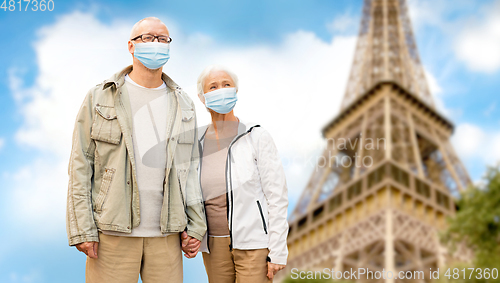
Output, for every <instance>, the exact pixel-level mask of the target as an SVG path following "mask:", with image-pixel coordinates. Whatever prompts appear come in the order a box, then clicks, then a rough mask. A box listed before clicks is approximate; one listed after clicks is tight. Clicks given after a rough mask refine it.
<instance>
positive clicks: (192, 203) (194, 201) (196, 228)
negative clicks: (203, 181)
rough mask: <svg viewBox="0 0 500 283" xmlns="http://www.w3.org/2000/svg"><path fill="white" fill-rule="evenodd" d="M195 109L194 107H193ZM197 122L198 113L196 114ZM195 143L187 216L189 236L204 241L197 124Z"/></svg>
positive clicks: (188, 178) (205, 226) (189, 175)
mask: <svg viewBox="0 0 500 283" xmlns="http://www.w3.org/2000/svg"><path fill="white" fill-rule="evenodd" d="M192 107H193V109H194V105H192ZM194 115H195V116H194V119H195V121H196V111H195V114H194ZM193 136H194V141H193V148H192V152H191V164H190V165H189V172H188V176H187V182H186V215H187V218H188V222H187V234H188V235H189V236H191V237H193V238H196V239H198V240H200V241H201V240H202V239H203V236H204V235H205V233H206V231H207V223H206V220H205V219H206V218H205V206H204V204H203V196H202V193H201V186H200V181H199V177H198V165H199V162H200V152H199V150H200V149H199V146H198V124H197V122H195V126H194V135H193Z"/></svg>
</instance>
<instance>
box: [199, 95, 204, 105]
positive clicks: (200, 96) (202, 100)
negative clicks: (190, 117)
mask: <svg viewBox="0 0 500 283" xmlns="http://www.w3.org/2000/svg"><path fill="white" fill-rule="evenodd" d="M198 98H199V99H200V101H201V103H203V105H205V96H204V95H203V94H201V93H198Z"/></svg>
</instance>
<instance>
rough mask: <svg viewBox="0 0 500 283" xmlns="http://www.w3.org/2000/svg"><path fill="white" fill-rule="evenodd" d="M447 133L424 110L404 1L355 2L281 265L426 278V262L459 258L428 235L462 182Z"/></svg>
mask: <svg viewBox="0 0 500 283" xmlns="http://www.w3.org/2000/svg"><path fill="white" fill-rule="evenodd" d="M452 132H453V124H452V123H451V122H450V121H448V120H447V119H446V118H445V117H443V116H442V115H441V114H440V113H439V112H438V111H437V110H436V109H435V107H434V102H433V100H432V97H431V94H430V92H429V87H428V85H427V82H426V79H425V73H424V70H423V67H422V64H421V63H420V59H419V56H418V51H417V47H416V43H415V39H414V36H413V32H412V28H411V24H410V19H409V16H408V8H407V3H406V0H365V1H364V6H363V16H362V20H361V27H360V32H359V38H358V43H357V47H356V52H355V56H354V60H353V66H352V70H351V74H350V77H349V81H348V84H347V89H346V92H345V96H344V100H343V102H342V105H341V111H340V113H339V114H338V115H337V116H336V117H335V118H334V119H333V120H332V121H330V122H329V123H328V124H327V125H326V126H325V127H324V128H323V136H324V137H325V138H326V147H325V150H324V151H323V154H322V156H321V158H319V159H318V164H317V165H316V168H315V170H314V171H313V173H312V176H311V177H310V180H309V182H308V184H307V186H306V188H305V189H304V191H303V193H302V195H301V197H300V199H299V201H298V202H297V205H296V207H295V209H294V211H293V213H292V214H291V216H290V219H289V224H290V233H289V236H288V247H289V251H290V255H289V262H288V265H287V269H286V270H287V271H288V272H290V271H291V269H292V268H297V269H299V270H323V269H324V268H330V269H332V268H333V269H334V270H337V271H344V270H350V269H351V268H353V269H357V268H365V269H369V270H371V271H373V272H375V271H382V270H385V271H386V272H388V271H391V272H392V273H393V274H394V275H395V276H396V275H397V274H398V272H399V271H411V272H414V273H413V274H418V275H419V276H420V274H423V276H424V278H421V279H420V280H418V279H411V282H429V281H430V279H429V277H428V276H429V268H437V267H442V266H444V265H445V264H447V262H448V261H450V260H468V258H469V257H470V254H469V253H468V252H467V250H466V249H465V248H464V249H463V250H462V251H461V252H456V253H454V254H450V253H449V252H448V251H447V249H446V248H445V247H443V246H442V245H441V244H440V242H439V240H438V234H437V232H438V231H439V230H440V229H443V227H445V225H446V222H445V218H446V217H447V216H453V215H454V214H455V197H456V196H457V195H458V193H459V192H460V191H461V190H463V189H465V188H466V187H467V186H468V185H469V184H470V178H469V176H468V174H467V171H466V170H465V168H464V166H463V164H462V163H461V162H460V160H459V158H458V157H457V154H456V153H455V151H454V149H453V147H452V145H451V143H450V136H451V134H452ZM419 271H424V272H423V273H419ZM288 272H283V273H282V274H281V275H280V276H283V275H285V274H286V273H288ZM358 281H359V282H391V283H392V282H406V280H405V279H397V278H394V277H393V278H392V279H389V278H386V279H383V278H381V279H375V278H370V279H367V278H366V276H361V278H360V279H358ZM408 281H410V280H408Z"/></svg>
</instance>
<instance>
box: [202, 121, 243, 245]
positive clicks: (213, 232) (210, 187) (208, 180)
mask: <svg viewBox="0 0 500 283" xmlns="http://www.w3.org/2000/svg"><path fill="white" fill-rule="evenodd" d="M219 123H221V124H220V125H219ZM222 123H223V124H222ZM217 125H218V129H219V132H218V135H219V139H217V138H216V137H215V135H214V134H210V133H207V134H206V135H205V138H204V141H203V160H202V166H201V180H200V181H201V188H202V191H203V198H204V200H205V213H206V215H207V226H208V231H207V233H208V235H209V236H216V237H217V236H218V237H220V236H226V237H229V227H228V222H227V205H226V200H227V195H226V176H225V172H226V171H225V170H226V158H227V150H228V146H229V144H230V143H231V141H232V140H233V139H234V137H235V136H236V134H237V133H238V122H237V121H236V122H232V121H229V122H228V121H224V122H217Z"/></svg>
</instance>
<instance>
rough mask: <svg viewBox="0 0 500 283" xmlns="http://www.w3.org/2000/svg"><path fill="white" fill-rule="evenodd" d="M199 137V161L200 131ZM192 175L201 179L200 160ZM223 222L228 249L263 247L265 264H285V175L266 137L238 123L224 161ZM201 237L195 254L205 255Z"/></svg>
mask: <svg viewBox="0 0 500 283" xmlns="http://www.w3.org/2000/svg"><path fill="white" fill-rule="evenodd" d="M198 133H200V138H199V141H200V146H199V148H200V157H202V156H203V141H204V138H205V133H206V127H205V128H202V129H200V131H198ZM199 166H200V167H199V168H198V172H199V173H200V174H201V168H203V158H201V159H200V165H199ZM226 197H227V202H226V203H227V219H228V225H229V233H230V238H231V239H230V242H231V244H230V246H229V248H230V249H233V248H234V249H241V250H253V249H262V248H268V249H269V255H268V261H270V262H272V263H276V264H286V261H287V257H288V249H287V235H288V222H287V208H288V195H287V186H286V180H285V172H284V170H283V166H282V164H281V159H280V157H279V155H278V150H277V149H276V146H275V145H274V141H273V139H272V138H271V135H269V133H268V132H267V131H266V130H265V129H263V128H262V127H260V126H259V125H256V124H253V123H244V122H242V121H241V120H240V123H239V126H238V134H237V135H236V137H235V138H234V139H233V140H232V141H231V143H230V145H229V147H228V153H227V159H226ZM207 236H208V235H207V234H205V237H204V238H203V241H202V243H201V248H200V251H202V252H209V250H210V247H209V246H208V241H207Z"/></svg>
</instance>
